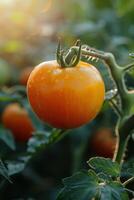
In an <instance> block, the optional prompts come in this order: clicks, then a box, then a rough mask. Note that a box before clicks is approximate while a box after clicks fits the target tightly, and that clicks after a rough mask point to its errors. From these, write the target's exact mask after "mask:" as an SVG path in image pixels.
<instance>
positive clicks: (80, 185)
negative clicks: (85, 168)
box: [57, 171, 98, 200]
mask: <svg viewBox="0 0 134 200" xmlns="http://www.w3.org/2000/svg"><path fill="white" fill-rule="evenodd" d="M63 183H64V188H63V189H62V190H61V192H60V193H59V194H58V196H57V200H74V199H77V200H79V199H80V200H87V199H92V198H93V197H95V196H96V194H97V193H98V188H97V186H98V178H97V176H96V174H95V173H94V172H93V171H90V172H89V173H86V172H77V173H76V174H74V175H73V176H71V177H68V178H65V179H64V180H63Z"/></svg>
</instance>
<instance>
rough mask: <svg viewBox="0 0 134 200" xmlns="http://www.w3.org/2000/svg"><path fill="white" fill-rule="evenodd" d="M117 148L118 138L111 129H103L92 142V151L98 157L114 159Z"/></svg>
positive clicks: (95, 135)
mask: <svg viewBox="0 0 134 200" xmlns="http://www.w3.org/2000/svg"><path fill="white" fill-rule="evenodd" d="M115 146H116V137H115V136H113V134H112V130H111V129H109V128H101V129H99V130H98V131H97V132H96V133H95V134H94V135H93V138H92V140H91V149H92V151H93V152H94V153H95V154H97V156H102V157H108V158H113V155H114V151H115Z"/></svg>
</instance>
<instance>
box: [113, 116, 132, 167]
mask: <svg viewBox="0 0 134 200" xmlns="http://www.w3.org/2000/svg"><path fill="white" fill-rule="evenodd" d="M133 129H134V115H132V116H131V117H129V118H127V119H125V118H124V119H120V120H119V122H118V124H117V129H116V130H117V131H118V132H117V146H116V150H115V154H114V158H113V160H114V161H116V162H118V163H120V164H121V163H122V160H123V156H124V152H125V149H126V146H127V143H128V140H129V138H130V133H131V131H132V130H133Z"/></svg>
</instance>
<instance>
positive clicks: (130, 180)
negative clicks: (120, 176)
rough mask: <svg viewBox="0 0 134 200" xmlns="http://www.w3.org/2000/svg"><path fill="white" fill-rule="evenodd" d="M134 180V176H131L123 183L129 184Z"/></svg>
mask: <svg viewBox="0 0 134 200" xmlns="http://www.w3.org/2000/svg"><path fill="white" fill-rule="evenodd" d="M133 181H134V177H131V178H130V179H128V180H127V181H125V182H124V183H123V185H124V186H126V185H127V184H129V183H131V182H133Z"/></svg>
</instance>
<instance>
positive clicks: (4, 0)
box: [0, 0, 14, 5]
mask: <svg viewBox="0 0 134 200" xmlns="http://www.w3.org/2000/svg"><path fill="white" fill-rule="evenodd" d="M12 3H14V0H0V4H7V5H8V4H12Z"/></svg>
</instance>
